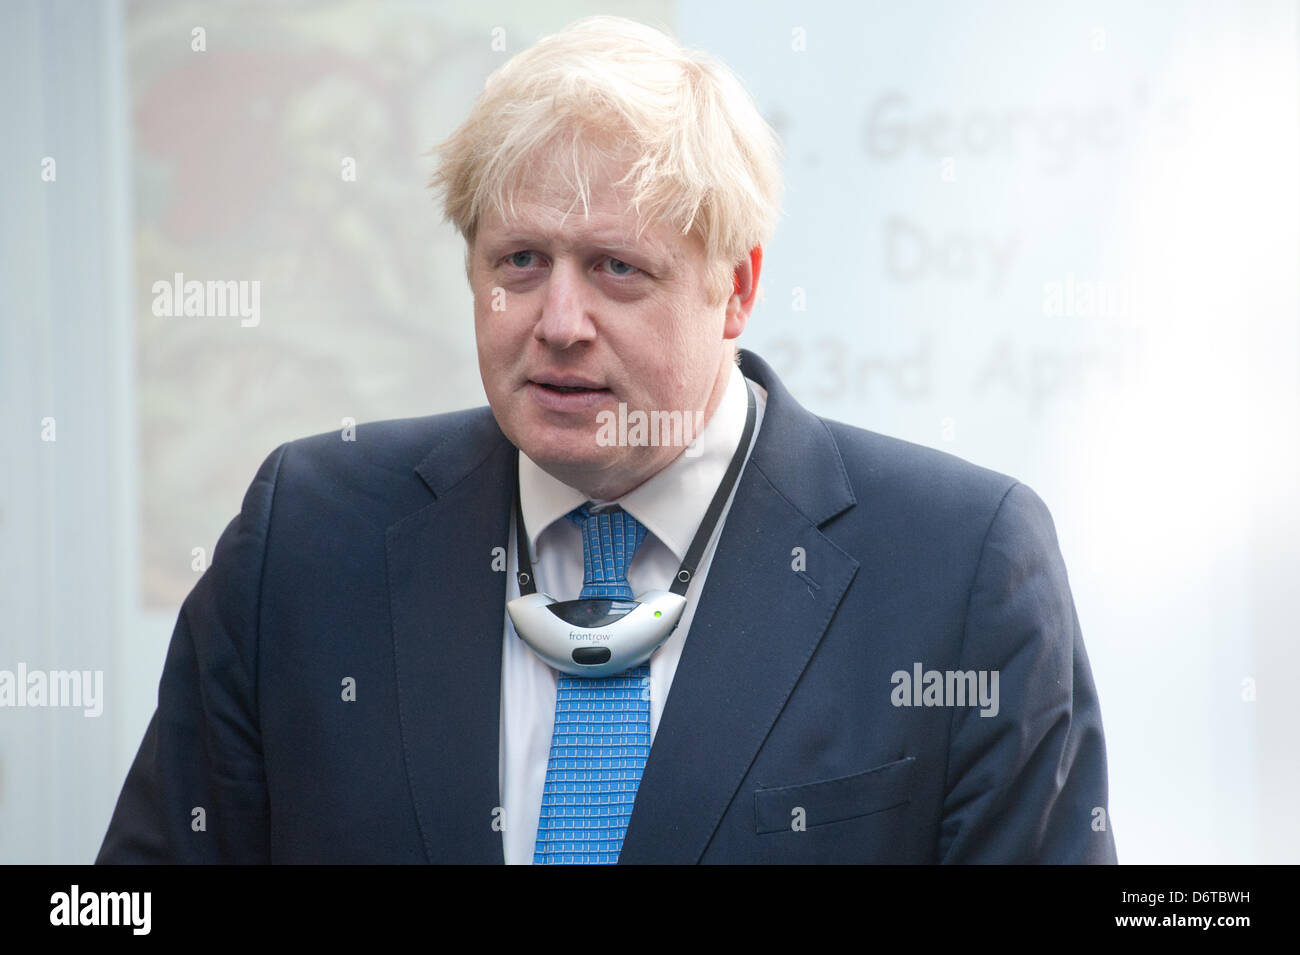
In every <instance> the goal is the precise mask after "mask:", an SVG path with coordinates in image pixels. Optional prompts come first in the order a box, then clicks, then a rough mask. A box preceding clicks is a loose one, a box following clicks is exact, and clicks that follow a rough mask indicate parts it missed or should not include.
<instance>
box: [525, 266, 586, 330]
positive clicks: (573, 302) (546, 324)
mask: <svg viewBox="0 0 1300 955" xmlns="http://www.w3.org/2000/svg"><path fill="white" fill-rule="evenodd" d="M590 294H591V289H590V287H589V286H588V284H587V282H586V276H585V275H583V273H582V268H581V266H579V265H578V264H577V263H575V262H573V261H572V260H570V259H559V260H558V261H556V262H555V264H554V265H553V266H552V267H551V274H550V275H549V276H548V277H547V279H546V292H545V294H544V295H543V297H542V314H541V316H540V317H539V318H538V320H537V327H536V328H535V329H534V330H533V335H534V337H535V338H537V340H538V341H542V342H545V343H546V344H548V345H550V346H551V347H552V348H568V347H569V346H570V345H572V344H574V343H575V342H579V341H587V340H590V339H592V338H594V337H595V333H596V329H595V326H594V325H593V324H592V322H591V318H590V316H589V315H588V313H587V309H588V306H589V304H590Z"/></svg>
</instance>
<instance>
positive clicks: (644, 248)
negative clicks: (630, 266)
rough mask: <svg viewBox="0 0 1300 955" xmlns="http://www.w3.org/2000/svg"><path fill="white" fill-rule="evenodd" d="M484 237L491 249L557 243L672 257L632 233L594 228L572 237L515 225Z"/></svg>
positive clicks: (583, 247) (655, 256) (669, 258)
mask: <svg viewBox="0 0 1300 955" xmlns="http://www.w3.org/2000/svg"><path fill="white" fill-rule="evenodd" d="M485 238H486V240H487V241H486V244H487V245H488V246H490V247H491V248H494V249H496V248H501V247H503V246H511V245H551V244H558V245H561V246H563V247H565V248H578V249H589V248H590V249H605V250H607V251H611V252H614V251H623V252H628V253H634V254H639V255H644V256H648V257H650V258H654V259H657V260H664V261H671V260H672V258H673V256H672V254H671V253H669V252H666V251H665V250H664V249H662V248H660V247H659V245H658V244H654V243H645V242H640V243H638V242H637V240H636V237H635V236H633V235H627V234H623V233H617V232H593V233H589V234H579V235H578V236H573V237H571V236H569V235H567V234H565V233H563V232H554V231H550V230H546V229H539V230H537V231H535V232H534V231H528V230H523V229H516V230H512V231H510V232H505V233H502V234H501V235H498V236H488V237H485ZM557 240H558V241H557Z"/></svg>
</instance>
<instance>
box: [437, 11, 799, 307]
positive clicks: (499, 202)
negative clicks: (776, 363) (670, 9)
mask: <svg viewBox="0 0 1300 955" xmlns="http://www.w3.org/2000/svg"><path fill="white" fill-rule="evenodd" d="M434 151H435V152H436V153H437V154H438V157H439V160H438V165H437V168H436V170H435V172H434V174H433V177H432V179H431V180H430V182H429V185H430V187H431V188H432V189H433V190H434V191H435V193H440V194H441V195H442V197H443V208H444V212H445V214H446V218H447V219H448V220H450V221H451V222H452V224H454V225H455V227H456V229H457V230H458V231H459V232H460V234H461V235H462V236H463V237H464V238H465V241H466V243H467V245H472V244H473V242H474V235H475V232H476V230H477V228H478V224H479V222H480V220H481V217H482V216H483V213H484V211H485V209H486V208H487V207H488V205H489V204H491V206H492V207H493V208H494V209H495V211H496V212H497V213H498V214H499V215H501V216H502V217H503V218H505V217H506V209H507V208H508V207H509V208H513V198H514V192H515V191H516V189H517V188H518V187H519V185H520V184H521V182H522V181H524V176H525V175H526V173H527V171H528V169H529V166H530V164H531V163H532V162H534V161H535V160H536V159H537V158H538V157H542V156H546V157H548V159H550V160H551V161H555V162H557V163H558V165H559V166H560V167H561V168H563V169H564V170H565V182H566V184H568V185H571V186H572V188H573V190H574V195H575V203H581V205H582V207H583V209H584V211H585V210H586V209H587V208H588V206H589V199H590V186H589V176H590V172H591V168H592V165H593V164H594V163H597V162H605V161H610V160H614V161H618V160H622V161H625V162H626V157H627V155H628V153H629V151H630V152H631V155H632V157H633V158H632V159H631V168H630V169H629V170H628V172H627V174H626V175H625V176H624V177H623V179H621V180H619V182H620V184H623V183H628V182H630V183H631V184H632V198H631V206H632V208H633V209H634V210H635V212H636V214H637V216H638V222H639V227H638V234H639V233H640V231H641V230H643V229H644V228H645V226H646V224H648V222H649V221H650V220H658V221H666V222H668V223H670V224H672V225H673V226H675V227H676V228H677V229H678V230H679V231H680V232H681V234H682V235H687V234H689V233H690V232H691V231H692V230H694V231H695V232H696V233H697V234H698V235H699V236H700V237H701V238H702V239H703V241H704V246H705V254H706V257H707V260H708V262H709V279H708V281H709V286H710V288H709V292H710V295H711V296H712V297H713V300H714V301H725V299H726V297H727V296H728V295H729V294H730V293H731V286H732V271H733V270H734V269H735V267H736V266H737V265H738V264H739V263H740V262H741V261H742V260H743V259H744V258H745V256H746V255H747V253H748V252H749V250H750V249H752V248H753V247H754V246H756V245H766V244H767V243H768V242H769V241H770V239H771V237H772V233H773V232H774V231H775V229H776V220H777V218H778V216H779V215H780V200H781V188H782V186H781V172H780V161H781V146H780V143H779V142H778V140H777V137H776V134H775V133H774V132H773V130H772V128H771V127H770V126H769V125H768V124H767V123H766V122H765V121H764V120H763V118H762V117H761V116H760V115H759V113H758V110H757V108H756V107H755V105H754V102H753V100H752V98H751V97H750V95H749V93H748V91H746V89H745V87H744V86H743V85H742V83H741V82H740V80H739V79H737V78H736V76H735V74H734V73H732V72H731V70H730V69H729V68H728V67H727V66H726V65H725V64H723V63H722V62H721V61H720V60H718V59H716V58H714V57H712V56H710V55H709V54H707V53H704V52H702V51H698V50H689V49H686V48H685V47H683V46H681V45H680V44H679V43H678V42H677V41H676V40H674V39H672V38H671V37H669V36H667V35H666V34H664V33H662V32H660V31H659V30H656V29H654V28H653V27H650V26H646V25H644V24H641V23H637V22H635V21H633V20H626V19H623V18H620V17H609V16H595V17H586V18H584V19H581V20H578V21H576V22H574V23H572V24H570V25H569V26H568V27H566V28H565V29H564V30H562V31H561V32H559V33H556V34H553V35H551V36H548V37H544V38H543V39H542V40H540V41H539V42H538V43H537V44H535V45H534V46H532V47H530V48H528V49H527V50H524V51H522V52H521V53H518V54H517V55H515V56H514V57H512V58H511V59H510V60H508V61H507V62H506V63H505V64H504V65H502V66H501V67H500V68H499V69H497V70H496V71H495V72H494V73H493V74H492V75H491V76H489V77H488V80H487V83H486V84H485V86H484V89H483V92H482V94H481V95H480V96H479V98H478V100H477V101H476V102H475V104H474V106H473V108H472V110H471V111H470V114H469V116H468V117H467V118H466V119H465V121H464V122H463V123H462V124H461V125H460V126H459V127H458V128H457V129H456V130H455V132H453V133H452V134H451V136H450V137H448V138H447V139H446V140H445V141H444V142H442V143H441V144H440V145H438V146H437V147H435V150H434ZM557 153H558V156H559V157H560V158H558V159H557V158H556V154H557ZM467 252H468V250H467Z"/></svg>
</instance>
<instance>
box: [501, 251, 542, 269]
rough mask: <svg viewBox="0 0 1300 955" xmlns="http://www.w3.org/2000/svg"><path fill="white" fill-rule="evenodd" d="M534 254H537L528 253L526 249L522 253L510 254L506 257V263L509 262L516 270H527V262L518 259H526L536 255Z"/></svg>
mask: <svg viewBox="0 0 1300 955" xmlns="http://www.w3.org/2000/svg"><path fill="white" fill-rule="evenodd" d="M536 254H537V253H535V252H530V251H528V250H527V249H525V250H524V251H522V252H512V253H510V255H508V256H506V261H507V262H509V263H510V264H511V265H513V266H514V267H515V268H517V269H526V268H528V265H529V263H528V262H527V261H524V262H521V261H519V257H520V256H523V257H524V258H525V259H527V258H528V257H529V256H531V255H536Z"/></svg>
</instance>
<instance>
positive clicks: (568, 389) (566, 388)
mask: <svg viewBox="0 0 1300 955" xmlns="http://www.w3.org/2000/svg"><path fill="white" fill-rule="evenodd" d="M538 384H541V385H542V387H543V388H545V389H546V390H547V391H556V392H559V393H560V394H562V395H572V394H577V393H578V392H580V391H609V389H608V388H584V387H582V386H581V385H573V386H570V385H547V384H543V383H541V382H538Z"/></svg>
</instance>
